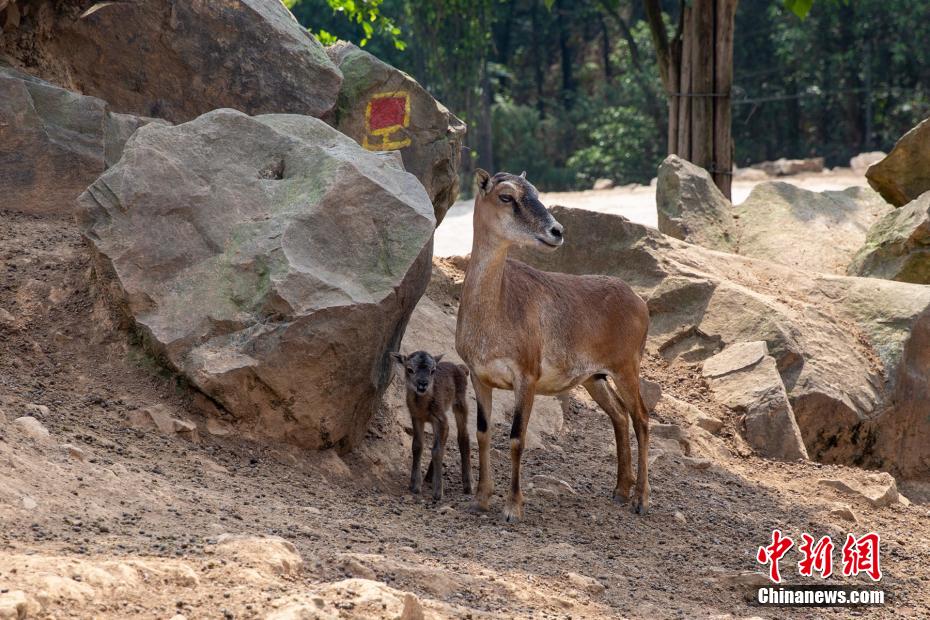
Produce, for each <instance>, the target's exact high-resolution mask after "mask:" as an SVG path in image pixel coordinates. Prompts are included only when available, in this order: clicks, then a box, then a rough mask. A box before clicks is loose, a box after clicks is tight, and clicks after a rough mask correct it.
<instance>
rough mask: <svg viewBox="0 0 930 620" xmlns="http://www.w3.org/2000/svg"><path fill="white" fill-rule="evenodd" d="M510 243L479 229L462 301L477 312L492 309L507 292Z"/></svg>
mask: <svg viewBox="0 0 930 620" xmlns="http://www.w3.org/2000/svg"><path fill="white" fill-rule="evenodd" d="M509 251H510V245H509V244H508V243H506V242H502V241H500V240H498V239H495V238H494V236H493V235H489V234H486V233H485V231H482V230H480V228H479V227H476V228H475V238H474V241H473V242H472V246H471V259H470V260H469V262H468V269H466V271H465V282H464V283H463V285H462V302H463V303H464V304H467V305H469V306H471V307H472V309H474V310H477V311H479V312H480V311H489V310H493V309H496V308H497V307H498V306H499V302H500V299H501V296H502V295H503V283H504V267H505V266H506V264H507V253H508V252H509Z"/></svg>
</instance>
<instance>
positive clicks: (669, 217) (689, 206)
mask: <svg viewBox="0 0 930 620" xmlns="http://www.w3.org/2000/svg"><path fill="white" fill-rule="evenodd" d="M658 179H659V180H658V187H657V190H656V207H657V210H658V221H659V230H660V231H661V232H663V233H665V234H666V235H668V236H670V237H674V238H676V239H681V240H683V241H687V242H689V243H694V244H697V245H700V246H703V247H705V248H709V249H712V250H720V251H722V252H733V253H736V254H741V255H743V256H752V257H754V258H763V259H765V260H770V261H773V262H776V263H782V264H784V265H788V266H789V267H796V268H799V269H806V270H811V271H817V272H821V273H835V274H845V273H846V269H847V266H848V265H849V262H850V260H852V257H853V256H854V255H855V254H856V252H857V251H859V249H860V248H861V247H862V244H863V243H864V242H865V239H866V233H867V231H868V230H869V227H870V226H872V224H874V223H875V222H876V221H877V220H878V219H879V218H881V217H882V216H883V215H885V214H887V213H888V212H890V211H892V210H893V208H892V207H891V206H890V205H888V204H887V203H886V202H885V201H884V200H882V198H881V196H879V195H878V194H877V193H875V192H874V191H872V190H870V189H868V188H863V187H850V188H849V189H846V190H843V191H825V192H812V191H809V190H805V189H801V188H799V187H796V186H794V185H791V184H790V183H783V182H780V181H771V182H765V183H759V184H758V185H756V186H755V187H754V188H753V190H752V192H751V193H750V194H749V197H748V198H747V199H746V200H745V201H744V202H743V203H742V204H739V205H737V206H735V207H734V206H733V205H731V204H730V201H729V200H727V199H726V197H724V196H723V194H721V193H720V190H718V189H717V186H716V185H715V184H714V182H713V179H711V177H710V175H709V174H708V173H707V171H706V170H704V169H703V168H700V167H698V166H695V165H693V164H691V163H689V162H687V161H685V160H682V159H680V158H679V157H677V156H676V155H670V156H669V157H668V158H667V159H666V160H665V161H664V162H662V165H661V166H659V177H658ZM824 239H829V240H830V241H829V243H824Z"/></svg>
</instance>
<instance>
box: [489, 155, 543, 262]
mask: <svg viewBox="0 0 930 620" xmlns="http://www.w3.org/2000/svg"><path fill="white" fill-rule="evenodd" d="M503 182H506V183H507V184H508V186H504V187H502V188H500V190H499V191H498V192H497V203H498V205H499V206H500V208H502V209H510V211H511V213H512V215H513V219H514V221H515V222H516V223H517V224H518V226H519V228H521V229H523V230H524V231H525V232H527V233H529V234H530V235H532V236H533V237H534V238H535V239H537V240H538V241H539V242H541V243H544V244H545V245H548V246H550V247H557V246H558V245H559V244H561V226H559V225H558V222H556V221H555V218H553V217H552V215H551V214H550V213H549V211H548V210H547V209H546V207H545V205H543V203H542V202H541V201H540V200H539V192H537V191H536V188H535V187H533V184H532V183H530V182H529V181H527V180H526V179H525V178H524V177H523V176H517V175H513V174H510V173H507V172H498V173H497V174H495V175H494V176H493V177H492V178H491V180H490V181H489V182H488V185H489V186H490V187H491V188H493V187H494V186H495V185H497V184H498V183H503ZM554 228H557V229H558V231H559V233H558V235H557V236H553V233H552V231H553V229H554Z"/></svg>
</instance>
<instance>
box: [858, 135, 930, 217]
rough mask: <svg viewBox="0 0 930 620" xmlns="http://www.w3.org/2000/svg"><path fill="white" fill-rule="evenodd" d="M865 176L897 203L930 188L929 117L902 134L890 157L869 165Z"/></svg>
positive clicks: (900, 203) (912, 198)
mask: <svg viewBox="0 0 930 620" xmlns="http://www.w3.org/2000/svg"><path fill="white" fill-rule="evenodd" d="M865 176H866V178H867V179H868V180H869V185H871V186H872V187H874V188H875V190H876V191H877V192H878V193H879V194H881V195H882V197H883V198H884V199H885V200H887V201H888V202H890V203H891V204H893V205H894V206H896V207H902V206H904V205H906V204H907V203H909V202H910V201H912V200H914V199H916V198H917V197H918V196H920V195H921V194H923V193H924V192H927V191H930V118H928V119H926V120H924V121H923V122H921V123H920V124H918V125H917V126H916V127H914V128H913V129H911V130H910V131H909V132H907V133H906V134H904V135H903V136H901V139H899V140H898V142H897V143H896V144H895V145H894V148H893V149H891V152H890V153H888V157H886V158H884V159H883V160H881V161H880V162H878V163H877V164H873V165H872V166H870V167H869V170H868V172H866V175H865Z"/></svg>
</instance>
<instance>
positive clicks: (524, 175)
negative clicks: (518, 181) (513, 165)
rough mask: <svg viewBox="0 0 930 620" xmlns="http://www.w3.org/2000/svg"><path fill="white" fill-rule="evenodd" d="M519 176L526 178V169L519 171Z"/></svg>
mask: <svg viewBox="0 0 930 620" xmlns="http://www.w3.org/2000/svg"><path fill="white" fill-rule="evenodd" d="M520 176H521V177H523V178H524V179H525V178H526V170H524V171H523V172H521V173H520Z"/></svg>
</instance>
